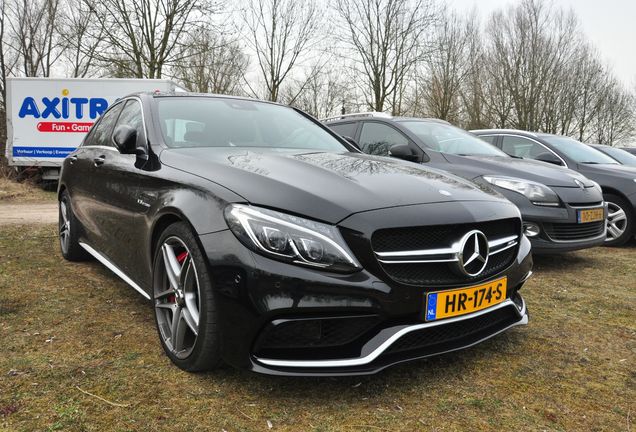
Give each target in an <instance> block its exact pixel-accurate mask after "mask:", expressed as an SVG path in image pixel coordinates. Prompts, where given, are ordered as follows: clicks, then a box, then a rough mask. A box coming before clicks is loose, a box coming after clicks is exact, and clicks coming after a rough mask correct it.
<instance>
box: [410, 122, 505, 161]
mask: <svg viewBox="0 0 636 432" xmlns="http://www.w3.org/2000/svg"><path fill="white" fill-rule="evenodd" d="M400 123H401V124H403V125H404V126H405V127H406V128H407V129H408V130H410V131H411V132H413V133H414V134H415V135H417V137H418V138H419V139H420V140H422V141H423V142H424V144H425V145H426V146H427V147H428V148H430V149H432V150H437V151H440V152H443V153H450V154H454V155H459V156H503V157H509V156H508V155H507V154H506V153H504V152H502V151H501V150H499V149H498V148H497V147H494V146H492V145H490V144H488V143H487V142H486V141H483V140H481V139H480V138H477V137H476V136H474V135H471V134H469V133H468V132H466V131H465V130H462V129H459V128H456V127H455V126H451V125H447V124H443V123H436V122H431V121H417V120H408V121H402V122H400Z"/></svg>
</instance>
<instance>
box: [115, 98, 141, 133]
mask: <svg viewBox="0 0 636 432" xmlns="http://www.w3.org/2000/svg"><path fill="white" fill-rule="evenodd" d="M119 125H128V126H130V127H132V128H134V129H135V130H136V131H137V142H138V143H140V142H143V140H145V138H146V137H145V134H144V123H143V116H142V115H141V104H140V103H139V102H138V101H136V100H129V101H128V102H126V106H124V109H123V110H121V114H120V116H119V120H117V126H119Z"/></svg>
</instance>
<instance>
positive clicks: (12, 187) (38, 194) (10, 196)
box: [0, 173, 56, 204]
mask: <svg viewBox="0 0 636 432" xmlns="http://www.w3.org/2000/svg"><path fill="white" fill-rule="evenodd" d="M55 196H56V194H55V192H54V191H45V190H43V189H42V188H40V187H37V186H34V185H33V184H31V183H30V182H28V181H25V182H22V183H18V182H16V181H13V180H9V179H8V178H5V177H3V176H2V173H0V204H2V203H12V204H17V203H22V202H28V203H32V202H44V201H51V200H54V199H55Z"/></svg>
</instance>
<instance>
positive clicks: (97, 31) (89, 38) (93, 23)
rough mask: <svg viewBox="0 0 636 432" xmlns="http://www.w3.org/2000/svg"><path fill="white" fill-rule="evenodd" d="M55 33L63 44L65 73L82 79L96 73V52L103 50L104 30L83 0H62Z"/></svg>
mask: <svg viewBox="0 0 636 432" xmlns="http://www.w3.org/2000/svg"><path fill="white" fill-rule="evenodd" d="M62 1H63V3H62V6H63V7H62V13H61V15H60V17H59V20H58V21H59V24H58V32H59V34H60V37H61V40H62V43H63V45H64V52H63V58H64V59H65V65H66V69H67V71H66V72H67V74H69V75H70V76H72V77H76V78H84V77H86V76H89V75H92V74H93V73H94V72H95V71H96V63H97V56H98V53H99V52H100V51H101V49H103V47H104V42H105V39H106V28H105V26H104V23H103V22H102V21H101V20H100V19H99V17H98V16H97V14H96V11H95V9H94V8H92V7H91V6H90V5H89V4H87V3H86V1H85V0H62Z"/></svg>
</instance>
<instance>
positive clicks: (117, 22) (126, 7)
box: [85, 0, 220, 78]
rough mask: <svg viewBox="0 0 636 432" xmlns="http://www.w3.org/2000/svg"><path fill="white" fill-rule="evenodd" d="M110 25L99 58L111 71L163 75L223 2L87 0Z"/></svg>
mask: <svg viewBox="0 0 636 432" xmlns="http://www.w3.org/2000/svg"><path fill="white" fill-rule="evenodd" d="M85 1H86V3H87V4H88V6H89V7H90V8H91V10H92V11H94V12H95V14H96V15H97V19H99V20H100V21H101V22H103V23H104V25H105V26H106V28H107V30H108V31H107V32H106V35H107V40H108V47H107V49H105V50H103V51H101V52H100V55H99V58H100V60H102V61H103V62H106V63H108V64H109V65H110V66H111V72H115V73H116V74H124V75H128V76H133V77H137V78H161V77H162V76H163V73H164V70H165V68H166V67H170V66H172V65H174V64H176V63H178V62H180V61H182V60H183V58H184V53H183V49H182V48H183V42H184V40H186V36H187V35H188V33H189V32H191V31H192V30H193V29H195V28H198V27H199V26H200V25H201V24H202V23H203V16H204V14H212V13H213V12H214V10H216V8H218V7H220V4H218V3H215V4H214V5H213V4H212V3H211V1H208V0H85Z"/></svg>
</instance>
